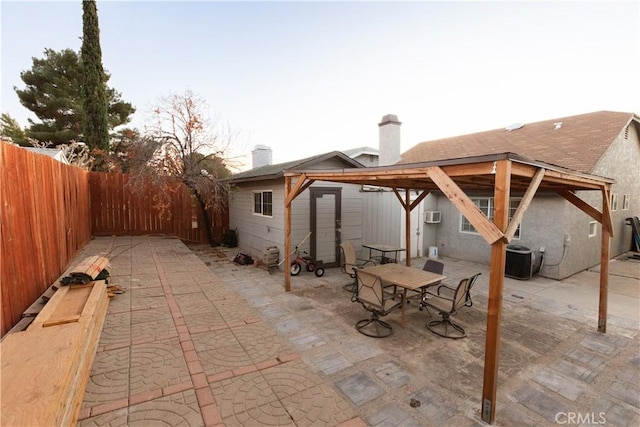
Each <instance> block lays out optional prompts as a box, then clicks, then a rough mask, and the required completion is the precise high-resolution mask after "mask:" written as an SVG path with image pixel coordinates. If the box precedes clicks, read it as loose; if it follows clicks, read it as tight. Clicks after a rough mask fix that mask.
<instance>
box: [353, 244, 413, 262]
mask: <svg viewBox="0 0 640 427" xmlns="http://www.w3.org/2000/svg"><path fill="white" fill-rule="evenodd" d="M362 247H363V248H367V249H369V259H370V260H372V261H379V262H380V264H387V263H390V262H398V252H404V251H405V250H406V249H405V248H400V247H397V246H392V245H385V244H380V243H370V244H366V245H362ZM373 251H375V252H380V255H373V256H372V254H371V252H373ZM387 254H389V256H387ZM392 254H393V258H392Z"/></svg>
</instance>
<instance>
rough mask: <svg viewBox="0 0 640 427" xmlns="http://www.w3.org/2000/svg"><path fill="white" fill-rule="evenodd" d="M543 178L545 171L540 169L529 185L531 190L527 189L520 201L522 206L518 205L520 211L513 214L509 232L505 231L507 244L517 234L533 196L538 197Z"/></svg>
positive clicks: (517, 210)
mask: <svg viewBox="0 0 640 427" xmlns="http://www.w3.org/2000/svg"><path fill="white" fill-rule="evenodd" d="M542 178H544V169H542V168H540V169H538V172H536V174H535V175H534V177H533V179H532V180H531V184H529V188H527V191H526V192H525V193H524V196H522V199H521V200H520V204H519V205H518V209H516V212H515V213H514V214H513V218H511V223H510V224H509V226H508V227H507V231H505V233H504V235H505V237H506V239H507V242H510V241H511V239H513V236H514V235H515V234H516V230H517V229H518V225H520V221H522V217H523V216H524V213H525V212H526V210H527V208H528V207H529V204H531V200H533V196H535V195H536V191H538V187H539V186H540V183H541V182H542Z"/></svg>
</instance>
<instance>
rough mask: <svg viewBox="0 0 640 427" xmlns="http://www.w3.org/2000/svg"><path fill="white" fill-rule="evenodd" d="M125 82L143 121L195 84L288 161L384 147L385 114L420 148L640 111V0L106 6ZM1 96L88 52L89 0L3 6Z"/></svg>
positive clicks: (245, 136) (111, 59)
mask: <svg viewBox="0 0 640 427" xmlns="http://www.w3.org/2000/svg"><path fill="white" fill-rule="evenodd" d="M97 5H98V17H99V23H100V32H101V47H102V54H103V64H104V66H105V69H106V70H107V71H108V72H110V73H111V76H112V77H111V80H110V82H109V85H110V86H111V87H113V88H115V89H116V90H118V91H119V92H121V94H122V98H123V99H124V100H125V101H128V102H131V103H132V104H133V105H134V106H135V107H136V108H137V110H138V111H137V112H136V114H135V115H134V116H133V120H132V122H131V124H130V126H133V127H138V128H142V127H143V126H144V124H145V120H146V118H147V116H148V113H149V111H150V110H151V108H152V107H153V106H154V105H155V104H157V101H158V99H159V98H161V97H165V96H168V95H171V94H174V93H183V92H184V91H185V90H191V91H193V92H194V93H196V94H197V95H199V96H200V97H202V98H204V99H205V100H206V101H207V103H208V105H209V107H210V111H211V115H212V116H214V115H215V116H217V117H219V118H220V119H222V120H223V121H226V122H228V123H229V125H230V126H231V128H232V130H233V131H234V132H236V133H237V134H238V136H237V139H236V146H235V153H234V154H242V155H247V157H246V158H247V161H248V164H247V165H246V166H245V168H247V167H250V164H249V163H250V162H249V160H248V159H249V158H250V156H249V154H250V152H251V150H252V148H253V147H254V146H255V145H257V144H262V145H267V146H270V147H271V148H272V150H273V161H274V163H280V162H285V161H289V160H295V159H299V158H303V157H307V156H311V155H315V154H320V153H325V152H328V151H332V150H346V149H350V148H356V147H360V146H365V145H366V146H371V147H374V148H377V146H378V123H379V122H380V119H381V118H382V116H384V115H385V114H396V115H397V116H398V118H399V120H400V121H401V122H402V128H401V129H402V131H401V133H402V151H403V152H404V151H406V150H407V149H409V148H411V147H412V146H414V145H416V144H417V143H419V142H422V141H427V140H431V139H437V138H445V137H449V136H456V135H462V134H466V133H472V132H479V131H484V130H491V129H497V128H503V127H505V126H507V125H509V124H511V123H514V122H519V123H524V124H526V123H530V122H535V121H540V120H551V119H555V118H560V117H564V116H570V115H575V114H583V113H589V112H594V111H600V110H610V111H624V112H634V113H637V114H640V80H639V77H640V2H638V1H624V2H615V1H602V2H597V1H580V2H578V1H575V2H556V1H553V2H552V1H547V2H544V1H542V2H540V1H536V2H516V1H511V2H470V1H467V2H460V1H445V2H431V1H423V2H416V1H414V2H392V1H387V2H380V1H376V2H365V1H358V2H342V1H332V2H270V1H264V2H244V1H233V2H222V1H199V2H170V1H137V2H136V1H119V2H116V1H105V0H102V1H98V3H97ZM0 19H1V26H2V29H1V63H2V65H1V74H0V78H1V82H2V85H1V88H0V90H1V104H0V107H1V108H0V111H1V112H3V113H9V114H10V115H11V116H12V117H14V118H15V119H17V120H18V122H19V123H20V124H21V125H22V126H26V125H27V118H29V117H31V118H35V117H34V116H32V115H31V113H30V112H29V111H28V110H26V109H25V108H24V107H22V106H21V105H20V103H19V101H18V97H17V95H16V94H15V91H14V90H13V87H14V86H17V87H19V88H24V83H23V82H22V80H21V79H20V72H21V71H24V70H28V69H30V68H31V66H32V57H37V58H42V57H43V56H44V49H45V48H51V49H54V50H57V51H59V50H62V49H65V48H71V49H74V50H76V51H79V50H80V45H81V40H80V37H81V35H82V5H81V1H80V0H77V1H73V2H71V1H61V2H54V1H47V2H35V1H7V0H2V1H1V2H0Z"/></svg>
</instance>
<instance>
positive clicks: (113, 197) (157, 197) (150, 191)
mask: <svg viewBox="0 0 640 427" xmlns="http://www.w3.org/2000/svg"><path fill="white" fill-rule="evenodd" d="M89 184H90V192H91V231H92V232H93V234H95V235H136V234H167V235H172V236H176V237H178V238H180V239H182V240H189V241H193V242H199V243H208V241H207V232H206V228H205V222H204V219H203V215H202V210H201V209H200V207H199V205H198V202H197V200H196V199H195V197H193V196H192V194H191V193H190V192H189V190H188V189H187V187H186V186H184V185H182V184H173V185H170V186H167V187H164V188H159V187H157V186H154V185H153V184H152V183H150V182H148V181H146V182H145V181H136V182H135V184H134V183H133V182H132V178H131V177H130V176H129V175H127V174H121V173H108V174H106V173H100V172H91V173H90V174H89ZM167 194H168V195H169V197H168V198H167V197H163V196H166V195H167ZM159 206H161V207H159ZM225 206H226V204H225ZM208 212H209V218H210V221H211V224H210V227H211V229H212V240H213V242H214V243H220V242H222V237H223V234H224V232H225V231H226V230H227V229H228V224H229V217H228V210H227V209H217V210H214V209H210V210H209V211H208Z"/></svg>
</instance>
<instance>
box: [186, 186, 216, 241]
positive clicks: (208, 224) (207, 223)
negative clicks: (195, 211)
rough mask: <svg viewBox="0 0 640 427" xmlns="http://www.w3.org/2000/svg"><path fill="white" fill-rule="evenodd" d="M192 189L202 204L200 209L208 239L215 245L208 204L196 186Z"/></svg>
mask: <svg viewBox="0 0 640 427" xmlns="http://www.w3.org/2000/svg"><path fill="white" fill-rule="evenodd" d="M191 191H192V192H193V194H194V195H195V196H196V199H197V200H198V205H200V210H201V211H202V218H203V220H204V226H205V229H206V230H207V241H208V242H209V245H211V246H214V244H213V234H212V232H211V218H209V212H208V211H207V204H206V202H205V201H204V200H203V198H202V195H201V194H200V193H199V192H198V190H196V189H195V188H191Z"/></svg>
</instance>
